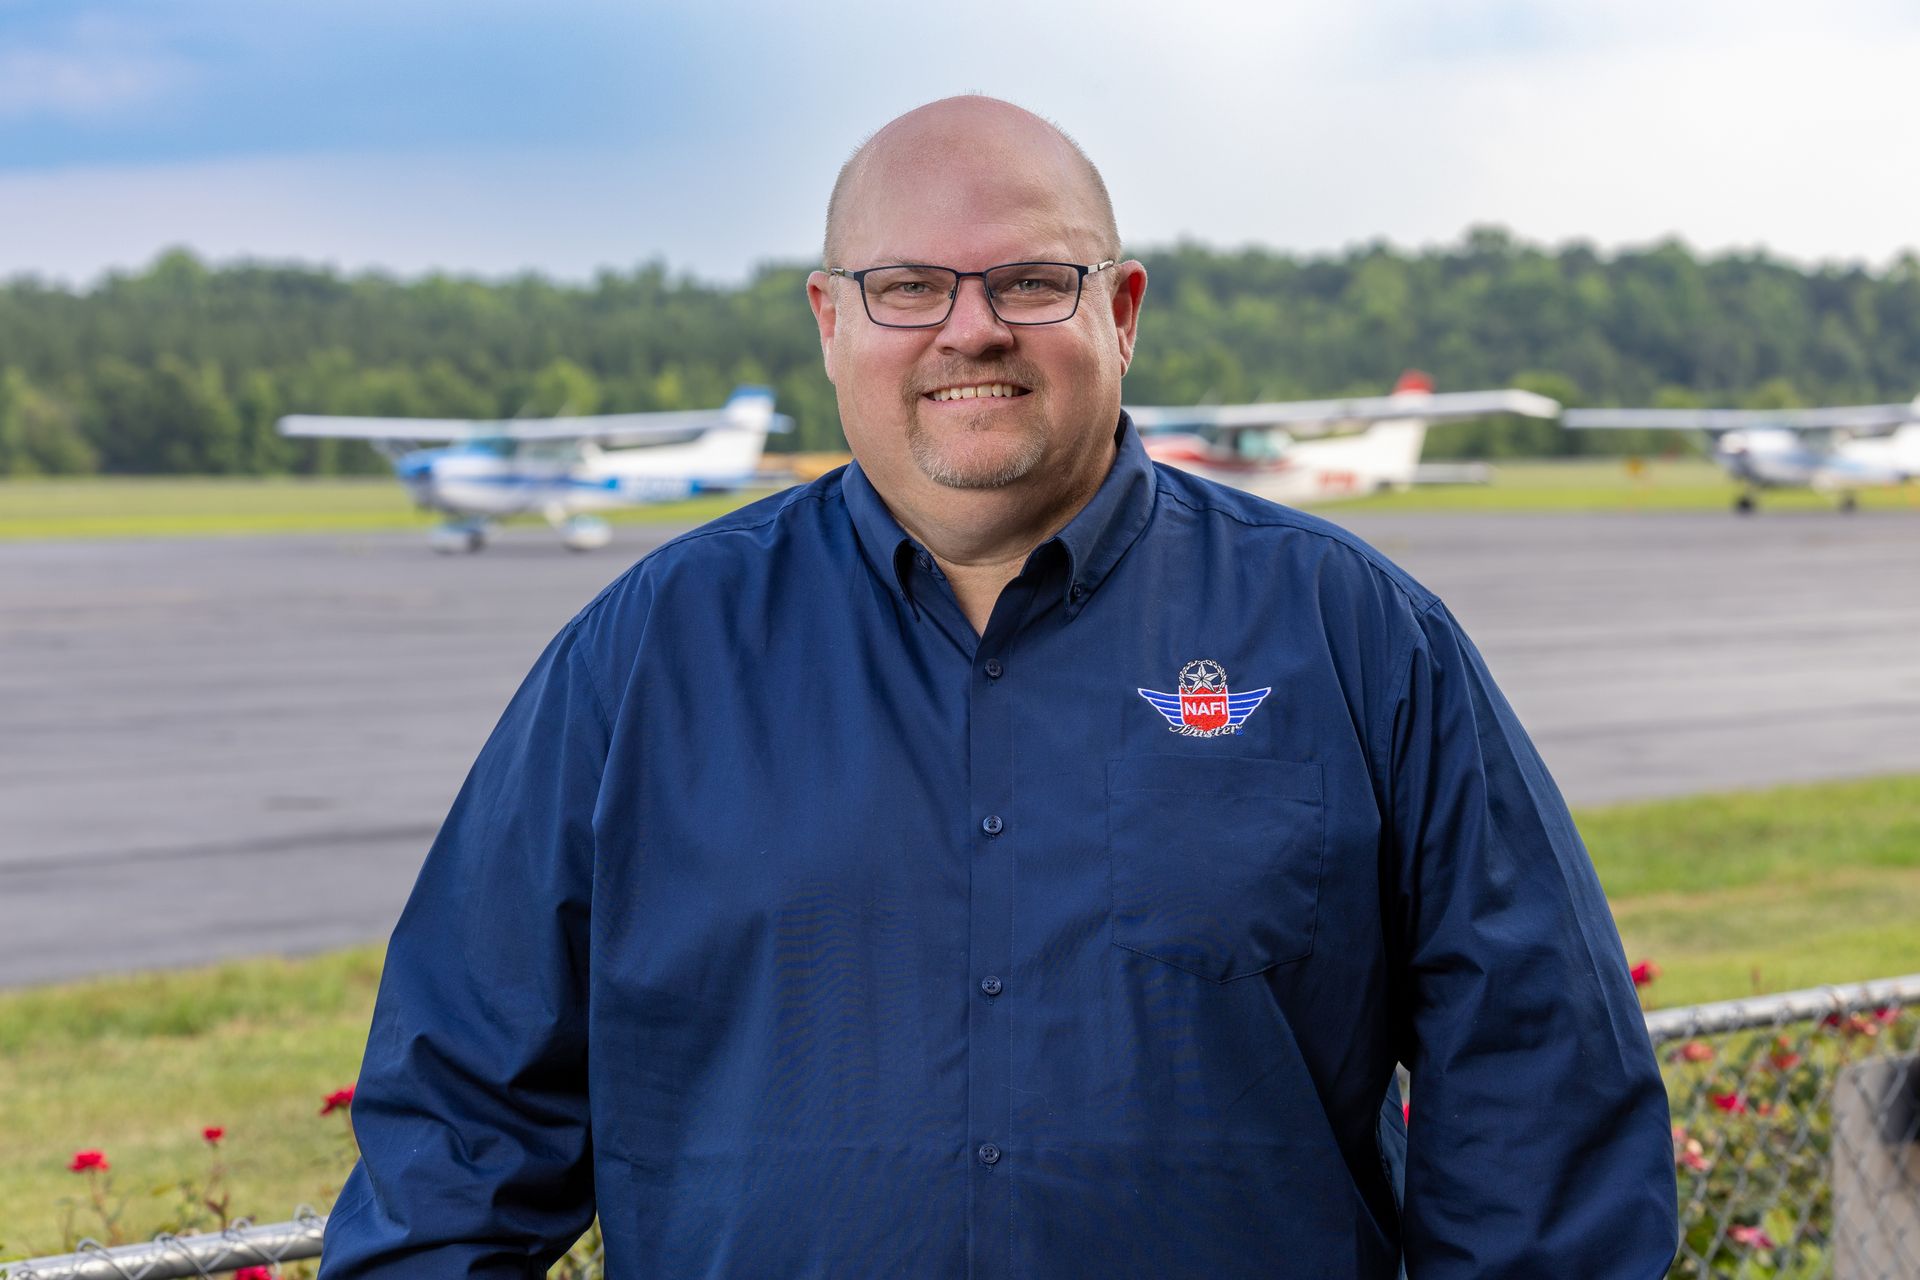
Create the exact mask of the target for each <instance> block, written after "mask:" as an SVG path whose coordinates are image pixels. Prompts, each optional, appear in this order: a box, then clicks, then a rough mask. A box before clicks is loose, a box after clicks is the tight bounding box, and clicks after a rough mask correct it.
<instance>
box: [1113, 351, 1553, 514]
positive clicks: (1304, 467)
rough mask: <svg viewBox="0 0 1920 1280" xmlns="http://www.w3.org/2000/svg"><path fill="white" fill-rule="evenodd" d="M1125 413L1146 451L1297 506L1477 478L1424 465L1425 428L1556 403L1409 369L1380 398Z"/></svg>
mask: <svg viewBox="0 0 1920 1280" xmlns="http://www.w3.org/2000/svg"><path fill="white" fill-rule="evenodd" d="M1127 412H1128V414H1129V415H1131V416H1132V418H1133V421H1134V425H1135V426H1137V427H1138V428H1139V429H1140V432H1141V435H1142V436H1143V437H1144V440H1145V443H1146V446H1147V453H1148V455H1149V456H1150V457H1152V458H1154V459H1156V460H1158V461H1160V462H1165V463H1168V464H1169V465H1172V466H1176V467H1180V468H1181V469H1183V470H1186V471H1191V472H1193V473H1194V474H1196V475H1201V476H1205V477H1206V478H1207V479H1209V480H1217V481H1219V482H1220V483H1222V484H1228V485H1233V486H1234V487H1236V488H1240V489H1245V490H1247V491H1248V492H1250V493H1255V494H1258V495H1259V496H1260V497H1263V498H1267V499H1270V500H1272V501H1274V502H1285V503H1301V502H1324V501H1326V500H1328V499H1333V498H1353V497H1361V496H1364V495H1366V494H1369V493H1378V492H1380V491H1381V490H1383V489H1400V488H1405V487H1407V486H1408V485H1411V484H1414V483H1416V482H1420V483H1461V482H1472V481H1475V480H1484V478H1485V474H1486V473H1485V470H1484V469H1474V468H1465V467H1439V468H1435V467H1423V466H1422V465H1421V463H1420V450H1421V447H1422V446H1423V445H1424V444H1425V443H1426V434H1427V424H1428V423H1430V422H1442V421H1447V420H1449V419H1456V418H1480V417H1485V416H1487V415H1489V414H1495V413H1517V414H1522V415H1525V416H1527V417H1530V418H1557V417H1559V416H1560V405H1559V404H1558V403H1557V402H1556V401H1553V400H1550V399H1548V398H1547V397H1546V396H1542V395H1536V394H1534V393H1533V392H1531V391H1521V390H1518V389H1517V388H1511V387H1509V388H1506V389H1503V390H1498V391H1452V392H1446V393H1444V394H1439V395H1436V394H1435V393H1434V390H1433V380H1432V379H1431V378H1429V377H1428V376H1427V375H1426V374H1424V373H1421V372H1419V371H1418V370H1408V371H1407V372H1406V373H1403V374H1401V375H1400V381H1399V382H1398V383H1396V384H1395V386H1394V388H1393V394H1391V395H1386V396H1370V397H1363V398H1360V399H1353V400H1292V401H1277V402H1274V403H1270V404H1236V405H1194V406H1168V407H1164V408H1159V407H1146V408H1133V407H1131V406H1130V407H1129V408H1128V409H1127ZM1337 433H1344V434H1337ZM1303 436H1326V437H1328V438H1326V439H1302V438H1300V437H1303Z"/></svg>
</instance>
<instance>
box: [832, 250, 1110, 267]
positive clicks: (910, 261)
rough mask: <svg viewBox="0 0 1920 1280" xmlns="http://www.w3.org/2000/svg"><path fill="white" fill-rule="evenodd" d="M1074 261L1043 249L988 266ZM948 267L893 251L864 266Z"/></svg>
mask: <svg viewBox="0 0 1920 1280" xmlns="http://www.w3.org/2000/svg"><path fill="white" fill-rule="evenodd" d="M1074 261H1077V259H1075V258H1074V257H1073V255H1072V254H1069V253H1067V252H1066V251H1065V250H1063V249H1043V250H1035V251H1033V252H1031V253H1029V254H1027V255H1026V256H1024V257H1019V258H1005V259H1002V260H1001V261H1000V262H989V263H988V264H987V265H988V266H990V267H998V266H1003V265H1005V264H1006V263H1008V262H1074ZM828 265H829V266H843V267H851V266H853V264H852V263H851V262H838V263H829V264H828ZM947 265H948V264H947V263H944V262H929V261H927V260H926V259H925V258H921V257H917V256H915V255H913V254H910V253H897V252H895V251H893V250H891V249H882V250H880V251H879V252H877V253H875V254H873V255H872V256H871V257H869V258H868V260H867V261H866V263H865V264H864V266H866V267H945V266H947Z"/></svg>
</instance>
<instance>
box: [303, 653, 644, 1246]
mask: <svg viewBox="0 0 1920 1280" xmlns="http://www.w3.org/2000/svg"><path fill="white" fill-rule="evenodd" d="M578 628H579V620H577V619H576V621H575V623H574V624H573V625H571V626H569V627H568V628H567V630H565V631H563V632H562V633H561V634H560V635H559V636H558V637H557V638H556V639H555V640H554V641H553V643H552V644H551V645H549V646H548V648H547V650H546V652H545V653H544V654H542V655H541V658H540V661H539V662H538V663H537V664H536V665H535V666H534V668H533V671H532V673H531V674H529V675H528V676H527V678H526V681H525V682H524V683H523V684H522V685H521V687H520V690H519V692H518V693H516V694H515V695H514V698H513V701H512V702H511V703H510V704H509V705H508V707H507V710H506V713H505V715H504V716H503V717H502V718H501V720H500V723H499V724H498V725H497V726H496V727H495V729H494V731H493V735H492V737H490V738H489V739H488V741H487V743H486V746H485V747H484V748H483V749H482V750H481V752H480V756H479V759H478V760H477V761H476V762H475V764H474V766H473V770H472V772H471V773H470V774H469V775H468V777H467V780H466V784H465V785H464V786H463V787H462V788H461V790H460V794H459V797H458V798H457V799H456V800H455V801H454V804H453V808H452V810H451V811H450V812H449V814H448V815H447V819H446V823H445V824H444V825H443V826H442V827H441V829H440V833H439V836H438V837H437V838H436V839H435V840H434V842H433V846H432V848H431V850H430V851H429V852H428V854H427V859H426V863H425V865H424V867H423V868H422V870H421V872H420V877H419V879H418V881H417V882H416V883H415V885H414V888H413V894H412V897H411V898H410V899H409V901H408V903H407V906H406V909H405V911H404V912H403V913H402V915H401V917H400V922H399V924H398V925H397V926H396V927H395V929H394V932H393V938H392V941H391V942H390V944H389V945H388V948H387V959H386V968H385V970H384V972H383V974H382V976H381V981H380V992H379V997H378V1000H377V1002H376V1006H375V1009H374V1014H373V1025H372V1030H371V1032H370V1034H369V1036H368V1040H367V1050H366V1057H365V1060H364V1062H363V1065H362V1067H361V1070H360V1076H359V1079H358V1080H357V1081H356V1083H355V1093H354V1099H353V1106H352V1118H353V1128H354V1133H355V1135H356V1137H357V1138H358V1140H359V1143H360V1162H359V1164H358V1165H356V1166H355V1168H354V1169H353V1172H352V1173H351V1175H350V1176H349V1177H348V1179H347V1182H346V1185H345V1186H344V1187H343V1188H342V1189H341V1193H340V1197H339V1201H338V1203H337V1204H336V1205H335V1207H334V1211H333V1213H332V1215H331V1217H330V1218H329V1220H328V1223H327V1232H326V1241H325V1251H324V1255H323V1262H322V1265H321V1270H320V1274H321V1276H322V1277H323V1280H350V1278H351V1280H362V1278H365V1280H389V1278H391V1280H400V1278H401V1277H407V1278H409V1280H418V1277H422V1276H433V1277H436V1278H437V1280H451V1278H452V1277H514V1278H515V1280H520V1278H522V1277H527V1276H543V1275H545V1274H546V1271H547V1268H548V1266H549V1265H551V1263H552V1262H553V1261H554V1260H555V1259H556V1258H557V1257H558V1256H559V1255H560V1254H561V1253H563V1252H564V1251H565V1250H566V1249H567V1248H568V1247H569V1246H571V1245H572V1243H573V1242H574V1241H575V1240H576V1239H577V1238H578V1237H579V1235H580V1233H581V1232H582V1231H584V1230H585V1229H586V1227H587V1226H588V1224H589V1223H590V1222H591V1221H592V1219H593V1212H594V1210H593V1181H592V1167H591V1159H590V1156H591V1135H590V1132H589V1127H588V1110H587V1091H586V1028H587V949H588V909H589V904H590V895H591V888H592V883H593V809H594V804H595V801H596V797H597V796H598V793H599V786H600V778H601V774H602V772H603V769H604V766H605V762H606V754H607V743H608V737H609V724H608V719H607V715H606V712H605V708H604V704H603V703H602V701H601V700H600V698H599V697H598V695H597V691H596V689H595V687H594V686H593V683H592V675H591V672H590V671H589V669H588V668H587V666H586V663H585V662H584V661H583V659H582V657H581V656H580V654H579V652H578V635H577V632H578Z"/></svg>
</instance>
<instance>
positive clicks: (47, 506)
mask: <svg viewBox="0 0 1920 1280" xmlns="http://www.w3.org/2000/svg"><path fill="white" fill-rule="evenodd" d="M759 496H760V495H759V494H758V493H746V494H715V495H712V496H709V497H701V498H693V499H690V500H688V501H686V502H667V503H660V504H657V505H653V506H644V507H627V508H622V509H620V510H616V511H611V512H608V513H607V518H608V519H610V520H612V521H614V522H616V523H622V524H634V523H639V524H660V523H668V524H697V523H699V522H701V521H705V520H711V519H712V518H713V517H715V516H717V515H721V514H723V513H725V512H728V511H731V510H733V509H734V508H735V507H737V506H740V505H741V504H742V503H746V502H751V501H753V500H754V499H755V498H757V497H759ZM440 519H441V517H440V516H438V515H435V514H433V513H430V512H423V511H420V510H418V509H417V508H415V507H414V506H413V504H412V503H411V502H410V501H409V500H408V498H407V494H406V490H404V489H402V488H401V487H400V485H399V484H398V483H397V482H395V481H394V480H393V479H391V478H383V477H368V478H364V479H350V480H345V479H331V480H304V479H293V478H289V477H278V478H273V479H264V480H262V479H251V478H195V479H179V478H173V477H108V478H97V479H87V480H6V481H0V541H7V540H10V539H13V540H17V539H26V538H128V537H167V536H197V535H207V534H258V533H368V532H376V531H384V530H394V529H420V530H423V531H424V530H426V529H430V528H432V527H433V526H434V525H435V524H438V523H439V522H440ZM529 523H533V524H539V523H540V522H539V521H538V520H532V519H530V520H529Z"/></svg>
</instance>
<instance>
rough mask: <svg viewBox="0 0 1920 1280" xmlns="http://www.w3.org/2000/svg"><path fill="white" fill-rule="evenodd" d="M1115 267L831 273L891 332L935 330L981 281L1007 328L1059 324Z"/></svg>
mask: <svg viewBox="0 0 1920 1280" xmlns="http://www.w3.org/2000/svg"><path fill="white" fill-rule="evenodd" d="M1112 265H1114V260H1113V259H1112V258H1108V259H1107V260H1106V261H1105V262H1096V263H1094V264H1093V265H1091V266H1085V267H1083V266H1081V265H1080V264H1078V263H1075V262H1008V263H1003V264H1002V265H1000V266H997V267H988V268H987V269H986V270H985V271H955V270H953V269H952V268H951V267H925V266H913V265H903V266H895V267H868V268H867V269H866V270H865V271H849V270H847V269H846V268H845V267H828V268H827V274H828V275H830V276H843V277H845V278H846V279H848V280H851V281H853V282H854V283H855V284H857V285H859V286H860V299H861V301H862V302H863V303H865V304H866V308H867V319H869V320H871V321H873V322H874V323H875V324H877V325H882V326H884V327H886V328H888V329H933V328H938V327H939V326H940V325H943V324H945V323H946V322H947V317H948V316H950V315H952V314H953V300H954V299H955V298H956V297H958V296H959V293H960V282H961V281H962V280H965V279H967V278H969V277H978V279H979V281H980V283H981V284H982V285H983V286H985V288H986V291H987V305H988V306H989V307H991V308H992V309H993V314H994V315H995V316H997V317H999V319H1000V321H1001V323H1003V324H1059V323H1060V322H1061V321H1063V320H1071V319H1073V316H1074V313H1075V312H1076V311H1078V310H1079V309H1080V291H1081V289H1082V288H1083V287H1085V285H1086V281H1087V277H1088V276H1090V275H1095V274H1097V273H1099V272H1101V271H1105V270H1106V269H1107V268H1108V267H1111V266H1112Z"/></svg>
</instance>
